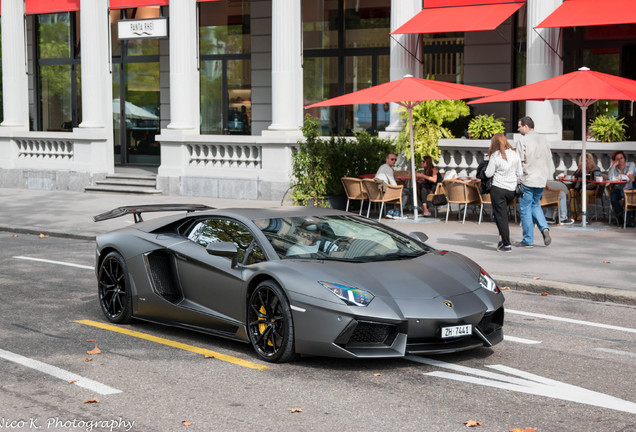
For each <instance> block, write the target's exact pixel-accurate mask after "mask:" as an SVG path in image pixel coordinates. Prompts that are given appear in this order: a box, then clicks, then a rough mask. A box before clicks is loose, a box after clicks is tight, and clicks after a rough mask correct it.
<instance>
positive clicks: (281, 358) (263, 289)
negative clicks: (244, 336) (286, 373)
mask: <svg viewBox="0 0 636 432" xmlns="http://www.w3.org/2000/svg"><path fill="white" fill-rule="evenodd" d="M247 322H248V333H249V337H250V342H251V343H252V346H253V347H254V350H256V353H257V354H258V356H259V357H260V358H262V359H263V360H265V361H268V362H272V363H283V362H288V361H292V360H294V359H295V358H296V353H295V352H294V323H293V321H292V314H291V308H290V307H289V302H288V301H287V297H286V296H285V293H284V292H283V289H282V288H281V287H280V285H278V284H277V283H276V282H275V281H272V280H269V281H264V282H261V283H260V284H259V285H258V286H257V287H256V289H255V290H254V292H253V293H252V295H251V296H250V300H249V303H248V311H247Z"/></svg>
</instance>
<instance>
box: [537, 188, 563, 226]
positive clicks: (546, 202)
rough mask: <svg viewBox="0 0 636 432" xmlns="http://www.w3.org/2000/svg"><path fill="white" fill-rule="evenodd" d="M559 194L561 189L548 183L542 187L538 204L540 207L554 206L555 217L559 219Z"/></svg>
mask: <svg viewBox="0 0 636 432" xmlns="http://www.w3.org/2000/svg"><path fill="white" fill-rule="evenodd" d="M560 196H561V189H559V188H553V187H550V186H549V185H546V186H545V189H543V194H542V195H541V199H540V200H539V205H540V206H541V208H544V207H546V208H556V213H555V215H556V216H555V219H556V221H557V222H558V221H559V209H560V207H561V206H560V205H559V197H560Z"/></svg>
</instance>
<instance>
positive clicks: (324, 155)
mask: <svg viewBox="0 0 636 432" xmlns="http://www.w3.org/2000/svg"><path fill="white" fill-rule="evenodd" d="M302 131H303V136H304V137H305V139H304V140H303V141H299V142H298V148H297V149H293V150H292V173H291V188H292V189H293V191H292V194H291V196H292V199H293V201H294V204H296V205H307V203H308V202H309V201H313V202H314V204H315V205H317V206H326V205H327V204H326V202H325V197H326V196H328V195H342V194H343V193H344V190H343V188H342V182H341V181H340V179H341V178H342V177H359V176H360V175H361V174H367V173H374V172H376V171H377V169H378V167H379V166H380V165H382V164H383V163H384V160H385V158H386V154H387V153H389V152H392V151H394V148H393V147H394V146H393V141H392V140H391V139H386V138H385V139H382V138H378V137H374V136H371V135H369V134H368V133H367V132H359V133H356V134H355V138H346V137H344V136H337V137H329V138H321V137H320V135H319V133H320V124H319V122H318V120H317V119H316V118H314V117H311V116H309V115H307V116H306V117H305V121H304V123H303V127H302Z"/></svg>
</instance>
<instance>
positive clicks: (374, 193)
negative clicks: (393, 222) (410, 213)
mask: <svg viewBox="0 0 636 432" xmlns="http://www.w3.org/2000/svg"><path fill="white" fill-rule="evenodd" d="M362 186H363V187H364V191H365V192H366V193H367V197H368V199H369V208H368V209H367V217H369V212H370V211H371V203H380V213H379V214H378V221H379V220H380V219H381V218H382V213H383V211H384V204H385V203H386V204H400V215H403V214H404V213H403V208H402V189H403V188H404V186H402V185H400V186H392V185H390V184H388V183H385V182H381V183H378V182H376V181H375V180H374V179H362Z"/></svg>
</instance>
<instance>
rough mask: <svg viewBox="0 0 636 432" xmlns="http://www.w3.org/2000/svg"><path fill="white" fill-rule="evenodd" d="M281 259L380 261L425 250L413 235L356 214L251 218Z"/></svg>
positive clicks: (426, 249) (417, 253)
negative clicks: (396, 230) (388, 227)
mask: <svg viewBox="0 0 636 432" xmlns="http://www.w3.org/2000/svg"><path fill="white" fill-rule="evenodd" d="M254 223H255V224H256V226H258V227H259V228H260V230H261V231H262V232H263V234H265V237H267V239H268V240H269V242H270V243H271V244H272V246H273V247H274V249H275V250H276V253H277V254H278V256H279V257H281V258H283V259H290V258H291V259H293V258H303V259H307V258H309V259H312V258H313V259H321V260H324V259H331V260H343V261H384V260H396V259H406V258H412V257H416V256H419V255H422V254H423V253H425V252H427V251H428V250H429V249H428V248H426V247H424V246H422V245H421V244H420V243H418V242H417V241H416V240H415V239H413V238H411V237H408V236H406V235H404V234H401V233H396V232H393V231H391V230H389V229H387V228H386V227H383V226H381V225H378V224H375V223H373V222H371V221H369V220H367V219H364V218H361V217H358V216H348V215H342V216H340V215H338V216H305V217H283V218H272V219H257V220H254Z"/></svg>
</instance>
